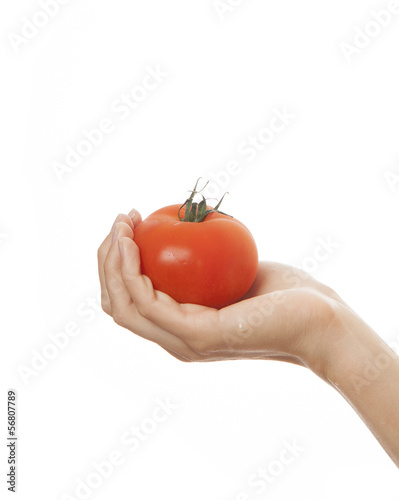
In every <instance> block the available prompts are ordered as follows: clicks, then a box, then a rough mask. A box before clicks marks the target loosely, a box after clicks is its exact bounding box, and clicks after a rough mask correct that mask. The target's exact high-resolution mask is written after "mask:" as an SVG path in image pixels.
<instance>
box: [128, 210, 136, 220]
mask: <svg viewBox="0 0 399 500" xmlns="http://www.w3.org/2000/svg"><path fill="white" fill-rule="evenodd" d="M135 215H136V210H135V209H134V208H133V209H132V210H130V212H129V217H130V218H131V219H133V217H134V216H135Z"/></svg>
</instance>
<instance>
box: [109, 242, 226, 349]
mask: <svg viewBox="0 0 399 500" xmlns="http://www.w3.org/2000/svg"><path fill="white" fill-rule="evenodd" d="M119 248H120V253H121V275H122V279H123V282H124V284H125V286H126V288H127V290H128V291H129V294H130V297H131V298H132V300H133V302H134V304H135V306H136V308H137V311H138V312H139V314H140V315H141V316H143V317H144V318H146V319H148V320H150V321H152V322H153V323H154V324H156V325H158V326H160V327H161V328H163V329H164V330H167V331H169V332H172V333H173V334H175V335H177V336H178V337H179V338H181V339H182V340H183V341H186V340H190V339H192V338H193V337H195V336H196V334H197V333H198V329H197V327H196V321H197V317H198V315H201V314H204V315H205V314H206V315H207V317H208V326H209V324H210V322H211V320H212V316H214V315H215V314H216V313H217V310H216V309H212V308H208V307H205V306H200V305H195V304H179V303H178V302H176V301H175V300H174V299H173V298H172V297H170V296H169V295H166V294H165V293H162V292H160V291H158V290H154V288H153V286H152V282H151V280H150V279H149V278H148V276H145V275H143V274H141V268H140V252H139V249H138V247H137V245H136V243H135V242H134V241H133V240H131V239H129V238H120V239H119ZM187 306H189V307H187ZM189 345H190V344H189Z"/></svg>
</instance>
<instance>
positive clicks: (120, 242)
mask: <svg viewBox="0 0 399 500" xmlns="http://www.w3.org/2000/svg"><path fill="white" fill-rule="evenodd" d="M118 246H119V253H120V254H121V259H123V240H122V238H120V239H119V240H118Z"/></svg>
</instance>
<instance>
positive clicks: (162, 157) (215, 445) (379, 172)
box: [0, 0, 399, 500]
mask: <svg viewBox="0 0 399 500" xmlns="http://www.w3.org/2000/svg"><path fill="white" fill-rule="evenodd" d="M66 3H67V4H66V5H62V6H60V7H59V10H58V12H57V13H56V14H55V15H53V18H51V19H49V20H48V22H47V23H46V26H43V27H42V28H40V29H38V30H37V33H36V34H34V35H33V36H32V37H31V38H30V39H29V40H26V43H22V44H20V45H18V47H16V44H15V42H14V45H13V43H12V41H11V38H12V37H10V33H14V34H16V35H19V36H21V33H22V29H23V26H24V24H25V23H26V20H24V18H26V19H28V20H32V19H35V20H36V21H37V20H39V22H40V20H41V21H43V17H41V18H40V15H39V14H37V13H38V12H40V11H42V10H43V9H42V7H41V6H40V4H39V3H38V2H36V1H34V0H20V1H19V2H11V1H9V2H2V5H1V8H0V18H1V36H2V44H1V47H0V50H1V60H2V64H1V66H2V78H1V94H0V99H1V126H2V133H1V137H2V147H1V179H0V235H1V237H0V268H1V269H0V273H1V274H0V277H1V278H0V280H1V297H0V303H1V322H2V325H1V334H2V343H3V347H2V349H1V357H2V361H1V365H2V370H3V368H4V369H5V372H4V374H2V377H1V378H2V390H1V402H2V412H1V414H2V415H3V417H2V419H1V422H2V429H0V435H1V436H3V438H4V439H3V438H2V443H3V444H2V452H1V457H2V464H3V466H2V470H3V471H5V461H6V445H5V438H6V430H7V429H6V419H5V414H6V413H5V412H6V407H5V404H6V401H5V400H6V390H7V389H8V388H10V387H11V388H15V389H16V390H17V392H18V401H19V405H18V406H19V419H18V424H19V426H18V429H19V448H18V452H19V462H18V473H19V483H18V495H19V498H21V499H29V500H30V499H36V498H38V499H39V498H40V499H41V500H47V499H62V498H83V497H82V495H81V496H80V497H79V496H77V493H76V488H77V484H78V482H77V481H78V480H81V481H86V480H87V478H88V476H89V475H90V474H92V473H93V471H95V469H94V468H93V462H96V463H99V462H101V461H104V460H108V457H109V455H110V453H111V452H114V451H119V452H120V453H121V456H122V457H123V461H124V463H123V465H120V466H115V468H114V470H113V472H112V473H111V474H110V475H109V477H108V478H106V479H103V480H102V484H101V485H100V486H99V487H95V488H94V487H93V488H92V490H91V492H89V493H86V498H96V499H98V500H100V499H109V498H118V499H119V500H124V499H132V498H140V499H141V500H144V499H157V498H173V499H176V500H177V499H187V498H190V500H196V499H203V498H207V499H209V500H257V499H261V498H268V499H273V500H277V499H288V498H293V497H295V498H301V499H302V498H303V499H305V498H306V499H307V500H309V499H317V500H320V499H326V500H327V499H328V500H330V499H335V498H344V499H352V498H362V499H375V498H384V499H387V500H394V499H397V498H399V497H398V488H397V485H398V473H397V469H396V467H395V466H394V465H393V463H392V462H391V461H390V459H389V458H388V457H387V455H386V454H385V452H384V451H383V450H382V448H381V447H380V445H379V444H378V443H377V441H376V440H375V438H374V437H373V436H372V434H371V432H370V431H369V430H368V429H367V428H366V426H365V425H364V424H363V422H362V421H361V419H360V418H359V417H358V415H357V414H356V413H355V412H354V411H353V410H352V409H351V407H350V406H349V405H348V403H347V402H346V401H344V400H343V398H341V396H340V395H339V394H338V393H336V392H335V391H334V390H333V389H331V388H330V387H329V386H328V385H327V384H325V383H324V382H322V381H321V380H320V379H318V378H317V377H316V376H315V375H313V373H311V372H310V371H307V370H305V369H304V368H301V367H296V366H292V365H289V364H285V363H279V362H275V361H270V362H264V361H262V362H260V361H232V362H222V363H209V364H184V363H180V362H179V361H177V360H175V359H174V358H172V357H170V356H169V355H168V354H167V353H166V352H164V351H163V350H162V349H161V348H159V347H158V346H156V345H155V344H152V343H149V342H146V341H145V340H143V339H141V338H139V337H137V336H135V335H134V334H133V333H130V332H128V331H127V330H124V329H122V328H120V327H118V326H117V325H116V324H114V323H113V321H112V320H111V319H110V318H109V317H108V316H106V314H105V313H103V312H102V311H100V310H99V306H98V301H97V299H96V297H97V295H98V290H99V283H98V278H97V261H96V250H97V247H98V246H99V244H100V242H101V241H102V240H103V238H104V237H105V236H106V234H107V232H108V231H109V229H110V227H111V225H112V223H113V220H114V219H115V217H116V216H117V214H118V213H120V212H124V213H127V212H128V211H129V210H130V209H131V208H133V207H135V208H136V209H138V210H139V211H140V212H141V213H142V215H143V216H144V217H145V216H146V215H148V214H149V213H151V212H152V211H154V210H156V209H158V208H160V207H162V206H164V205H168V204H172V203H179V202H183V201H184V199H185V198H186V196H187V190H188V189H191V188H192V187H193V185H194V182H195V180H196V179H197V178H198V177H199V176H203V177H204V178H205V179H211V178H212V175H213V176H215V175H219V178H220V179H221V178H222V177H223V176H222V177H221V172H222V171H223V170H224V169H225V168H226V165H227V164H228V163H229V162H231V161H236V162H237V163H238V165H239V173H238V174H237V175H235V176H232V177H231V179H230V180H227V181H226V177H223V179H222V180H224V182H225V186H221V187H220V190H219V191H220V194H223V192H224V191H225V190H227V191H229V193H230V194H229V195H228V196H227V197H226V199H225V201H224V202H223V209H224V210H225V211H226V212H227V213H231V214H232V215H234V216H235V217H237V218H238V219H240V220H241V221H242V222H244V223H245V224H246V225H247V226H248V227H249V228H250V230H251V232H252V233H253V235H254V237H255V239H256V241H257V245H258V249H259V253H260V258H261V259H265V260H276V261H281V262H284V263H288V264H292V265H296V266H299V267H304V266H305V268H306V267H309V266H311V267H312V269H311V273H312V274H313V275H314V276H315V277H316V278H317V279H319V280H321V281H323V282H325V283H326V284H328V285H330V286H331V287H333V288H334V289H336V291H337V292H338V293H339V294H340V295H341V296H342V297H343V298H344V299H345V300H346V301H347V302H348V303H349V304H350V305H351V306H352V307H353V308H354V309H355V310H356V311H357V312H358V313H359V314H360V315H361V316H362V317H363V318H364V319H365V320H366V321H367V322H368V323H369V324H370V325H371V326H372V327H373V328H374V329H375V330H376V331H377V332H378V333H379V335H380V336H381V337H382V338H383V339H384V340H385V341H386V342H387V343H389V344H391V345H393V344H394V343H395V345H396V346H399V323H398V316H397V312H398V296H399V285H398V283H399V260H398V255H399V238H398V204H399V182H395V180H397V178H396V177H394V175H399V146H398V132H399V99H398V88H399V73H398V49H397V47H398V44H399V14H395V15H392V16H391V17H392V18H391V20H390V22H388V21H387V22H386V24H387V25H386V26H385V27H383V28H380V30H379V31H380V32H379V34H378V35H377V36H374V38H372V39H370V40H369V43H368V44H367V45H366V42H367V40H366V42H365V41H364V39H363V43H364V44H365V45H366V46H365V47H364V48H358V49H357V53H355V54H353V55H352V57H350V58H348V57H345V54H344V52H343V49H342V46H341V43H342V42H346V43H351V44H354V43H355V42H354V35H355V34H356V33H357V31H356V26H358V27H359V28H361V29H362V30H364V29H365V27H366V25H367V23H369V22H370V21H371V20H373V15H372V11H373V10H374V11H377V12H378V11H380V10H381V9H386V8H387V7H388V4H389V3H388V1H386V2H380V1H375V0H374V1H367V2H365V1H364V0H351V1H348V0H336V1H335V2H328V3H327V2H320V1H316V0H314V1H310V0H305V1H302V2H298V1H296V0H295V1H294V0H289V1H284V2H282V1H277V0H270V1H268V2H264V1H262V0H243V1H242V2H239V1H236V2H231V4H233V3H235V4H236V6H235V7H229V11H226V12H225V13H224V15H223V14H222V13H221V12H219V13H218V11H217V9H216V8H215V6H214V5H213V3H212V1H211V0H203V1H187V0H185V1H183V0H169V1H167V2H166V1H164V0H147V1H134V2H123V1H121V0H113V1H112V2H111V1H108V2H107V1H105V0H81V1H79V2H78V1H77V0H71V1H70V2H69V3H68V2H66ZM223 3H224V5H225V6H229V2H227V0H226V1H225V2H221V4H222V5H223ZM398 10H399V9H398ZM35 16H36V17H35ZM43 23H44V21H43ZM377 28H378V27H377ZM377 28H375V29H376V30H377ZM369 29H370V30H373V26H372V25H370V26H369ZM373 35H374V33H373ZM358 38H359V39H358V40H357V43H358V45H359V44H361V43H362V38H361V37H359V36H358ZM359 40H360V41H359ZM148 66H150V67H152V68H157V67H159V68H161V70H162V71H163V72H165V73H167V77H165V78H164V80H163V81H162V83H160V84H159V86H158V88H157V89H155V90H153V91H151V92H148V95H147V96H146V98H145V99H144V100H143V102H141V103H140V105H139V106H138V107H137V109H135V110H132V111H131V113H130V115H129V116H128V117H127V118H126V119H125V120H122V119H121V115H120V114H118V113H117V112H115V111H113V110H112V105H113V103H114V102H115V100H117V99H119V98H120V96H121V95H122V94H123V93H126V92H129V91H130V90H131V89H132V88H133V87H134V86H136V85H141V83H142V81H143V78H144V77H145V75H146V73H147V70H146V68H147V67H148ZM284 108H286V109H287V110H288V112H289V113H291V114H292V115H295V119H293V120H292V123H290V124H289V125H288V126H287V127H286V128H285V130H284V131H282V132H281V133H279V134H276V136H275V138H274V140H273V141H272V142H270V144H268V145H267V147H265V148H264V150H263V151H259V152H258V154H257V155H256V158H255V159H254V160H253V161H247V160H248V157H246V156H245V155H243V154H242V153H240V152H239V146H240V144H241V143H242V142H243V141H246V140H247V138H248V136H250V135H256V134H257V133H258V132H259V130H260V129H261V128H262V127H264V126H267V125H268V123H269V122H270V120H271V118H272V117H273V113H274V111H273V110H274V109H279V110H283V109H284ZM104 118H105V119H109V120H112V122H113V123H114V125H115V127H114V130H113V132H112V133H110V134H108V135H106V136H105V138H104V140H103V142H102V143H101V144H99V145H98V146H96V147H93V150H92V152H91V154H89V155H87V156H86V158H84V159H83V161H82V162H81V163H80V164H79V165H78V166H76V167H75V168H74V169H73V170H72V171H71V172H68V173H66V174H64V175H62V180H60V178H59V176H58V177H57V175H56V173H55V171H54V162H57V161H58V162H64V163H65V156H66V151H67V148H68V147H71V148H76V147H77V144H78V143H79V141H81V140H82V139H83V138H84V136H83V135H82V134H83V132H82V131H83V130H84V129H86V130H91V129H93V128H95V127H98V124H99V122H100V120H101V119H104ZM387 172H391V174H387ZM215 185H216V184H215ZM320 238H324V239H327V238H330V239H331V241H333V242H334V244H335V246H336V248H335V249H334V250H333V251H332V252H331V255H329V256H328V258H327V259H325V260H323V261H320V262H316V261H314V260H313V261H312V260H311V259H312V258H313V255H314V252H315V250H316V248H317V246H318V240H320ZM70 322H75V323H76V324H77V325H78V328H79V331H80V333H79V335H77V336H76V337H74V338H70V341H69V343H68V345H67V346H66V347H65V348H64V349H62V350H60V351H59V352H58V353H56V354H55V356H54V359H52V360H50V361H45V363H46V366H44V368H43V369H42V370H37V371H36V372H35V375H34V376H33V375H32V376H29V377H28V379H27V380H26V379H25V382H24V380H23V377H22V376H21V366H22V365H23V366H25V367H32V362H33V360H34V358H35V352H36V353H39V354H40V353H42V351H43V349H45V346H46V344H48V343H49V342H50V339H49V334H50V333H52V334H56V333H57V332H60V331H63V330H64V329H65V328H66V326H67V325H68V324H69V323H70ZM159 398H161V399H163V400H164V401H166V400H168V399H169V400H170V401H171V402H173V403H174V405H176V406H177V408H176V409H174V410H173V412H172V414H171V415H170V416H169V417H168V418H167V419H166V420H165V421H164V422H162V423H159V424H157V428H156V429H155V430H154V432H153V433H152V434H151V435H149V436H148V437H147V439H146V440H145V441H142V442H140V446H139V447H138V449H137V450H136V451H134V452H133V451H131V450H129V447H128V446H126V445H124V444H123V443H122V442H121V436H122V435H123V434H124V433H125V432H126V431H128V430H129V428H130V427H131V426H134V425H136V426H140V425H141V424H143V423H144V422H147V423H148V418H149V417H151V415H152V413H153V411H154V409H155V408H156V406H157V404H158V403H157V400H158V399H159ZM146 419H147V420H146ZM293 441H295V442H296V443H297V444H298V445H299V446H300V447H301V449H302V451H300V453H299V454H298V456H297V457H296V458H295V460H294V461H293V462H292V463H291V464H289V465H285V466H284V467H283V469H282V470H280V471H279V475H278V476H277V477H275V479H274V481H273V483H270V484H267V486H266V483H264V486H265V487H264V489H263V488H261V487H260V486H259V483H258V488H255V487H254V486H251V485H250V484H249V483H248V480H249V478H250V477H251V476H253V475H254V474H255V475H256V474H257V471H258V469H259V468H262V467H263V468H266V469H267V467H268V466H270V464H271V463H273V461H275V460H276V459H278V457H279V454H280V453H281V451H282V450H283V448H284V447H285V443H286V442H289V443H292V442H293ZM93 477H94V476H92V478H93ZM93 480H95V479H93ZM1 482H2V484H1V490H2V491H3V492H4V491H5V489H6V484H5V473H4V472H3V473H2V479H1ZM261 490H262V491H261ZM10 495H11V494H10ZM65 495H70V497H68V496H65Z"/></svg>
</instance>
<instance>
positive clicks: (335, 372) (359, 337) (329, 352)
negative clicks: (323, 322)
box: [318, 303, 396, 395]
mask: <svg viewBox="0 0 399 500" xmlns="http://www.w3.org/2000/svg"><path fill="white" fill-rule="evenodd" d="M324 338H325V340H326V341H327V342H324V347H323V350H322V351H323V353H324V355H323V357H322V361H323V362H322V364H321V365H320V367H319V370H320V373H318V375H319V376H320V377H321V378H323V379H324V380H325V381H326V382H327V383H329V384H330V385H331V386H333V387H334V388H335V389H337V390H339V391H340V392H342V391H343V390H344V391H345V392H350V393H353V394H354V395H357V394H359V395H360V394H361V393H364V391H367V390H368V389H369V388H370V386H371V385H373V384H372V383H373V382H374V381H376V380H377V379H380V381H381V380H382V379H383V378H384V375H385V374H386V373H387V370H386V368H388V367H389V366H390V364H391V362H392V359H393V358H395V357H396V354H395V353H394V351H392V349H390V348H389V346H388V345H387V344H386V343H385V342H384V341H383V340H382V339H381V338H380V337H379V336H378V335H377V334H376V332H375V331H374V330H373V329H372V328H371V327H370V326H369V325H367V324H366V323H365V322H364V321H363V320H362V319H361V318H360V317H359V316H358V315H357V314H356V313H355V312H354V311H353V310H352V309H351V308H350V307H348V306H347V305H346V304H344V303H337V304H336V307H335V315H334V319H333V321H331V322H330V324H329V327H328V330H327V335H325V336H324Z"/></svg>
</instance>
